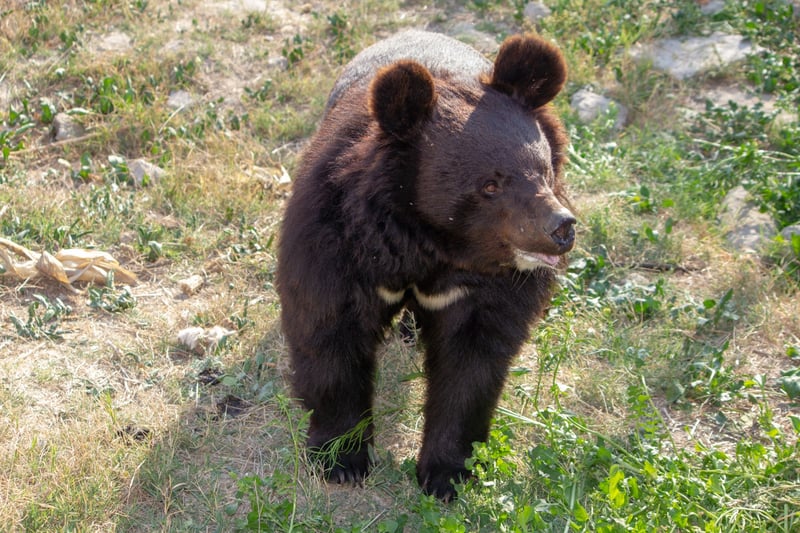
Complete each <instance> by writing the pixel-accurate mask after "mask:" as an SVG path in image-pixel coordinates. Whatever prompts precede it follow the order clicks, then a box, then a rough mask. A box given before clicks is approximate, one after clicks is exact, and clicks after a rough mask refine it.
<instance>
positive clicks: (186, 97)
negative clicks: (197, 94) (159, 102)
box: [167, 91, 194, 109]
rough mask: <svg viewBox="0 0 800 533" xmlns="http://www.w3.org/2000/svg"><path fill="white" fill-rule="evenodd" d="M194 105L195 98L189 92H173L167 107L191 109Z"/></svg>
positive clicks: (168, 99) (170, 94)
mask: <svg viewBox="0 0 800 533" xmlns="http://www.w3.org/2000/svg"><path fill="white" fill-rule="evenodd" d="M193 103H194V98H192V95H191V94H189V93H188V92H187V91H172V92H171V93H169V97H168V98H167V106H169V107H171V108H172V109H181V108H184V107H191V106H192V104H193Z"/></svg>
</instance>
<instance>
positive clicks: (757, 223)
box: [720, 186, 778, 253]
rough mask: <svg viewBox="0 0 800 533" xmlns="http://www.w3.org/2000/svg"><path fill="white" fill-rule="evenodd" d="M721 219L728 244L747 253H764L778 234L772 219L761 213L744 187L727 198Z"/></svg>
mask: <svg viewBox="0 0 800 533" xmlns="http://www.w3.org/2000/svg"><path fill="white" fill-rule="evenodd" d="M720 218H721V222H722V227H723V229H725V230H726V233H725V238H726V239H727V241H728V243H730V244H731V245H732V246H733V247H735V248H737V249H738V250H740V251H742V252H745V253H758V252H760V251H762V250H763V249H764V247H765V246H766V245H768V244H769V243H770V241H772V239H773V237H775V235H777V233H778V228H777V226H776V225H775V221H773V220H772V217H770V216H769V215H768V214H766V213H762V212H760V211H759V209H758V206H757V205H756V204H755V203H754V202H752V201H751V200H750V198H749V197H748V194H747V191H746V190H745V188H744V187H742V186H738V187H734V188H733V189H731V190H730V192H728V194H727V195H726V196H725V199H724V200H723V201H722V214H721V217H720Z"/></svg>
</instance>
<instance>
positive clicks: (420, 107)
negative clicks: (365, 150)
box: [369, 60, 436, 140]
mask: <svg viewBox="0 0 800 533" xmlns="http://www.w3.org/2000/svg"><path fill="white" fill-rule="evenodd" d="M435 105H436V89H435V87H434V83H433V77H432V76H431V73H430V72H428V69H426V68H425V67H423V66H422V65H420V64H419V63H417V62H415V61H407V60H404V61H398V62H396V63H393V64H391V65H389V66H388V67H384V68H383V69H381V70H380V71H379V72H378V74H377V75H376V76H375V79H374V80H373V81H372V85H371V86H370V101H369V108H370V112H371V113H372V116H373V117H374V118H375V120H377V121H378V124H379V125H380V127H381V129H382V130H383V131H384V132H386V133H388V134H390V135H393V136H395V137H397V138H398V139H401V140H410V139H411V138H413V136H414V135H415V134H417V133H418V132H419V129H420V127H421V126H422V124H423V123H424V122H425V121H426V120H427V119H428V118H430V117H431V115H432V114H433V108H434V106H435Z"/></svg>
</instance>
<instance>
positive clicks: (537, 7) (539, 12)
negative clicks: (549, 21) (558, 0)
mask: <svg viewBox="0 0 800 533" xmlns="http://www.w3.org/2000/svg"><path fill="white" fill-rule="evenodd" d="M551 13H552V11H550V8H549V7H547V6H546V5H544V4H543V3H541V2H528V3H527V4H526V5H525V9H524V10H523V11H522V14H523V15H524V16H525V18H526V19H527V20H529V21H531V22H534V23H536V22H539V21H540V20H541V19H543V18H547V17H549V16H550V14H551Z"/></svg>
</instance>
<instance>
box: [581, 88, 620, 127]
mask: <svg viewBox="0 0 800 533" xmlns="http://www.w3.org/2000/svg"><path fill="white" fill-rule="evenodd" d="M570 105H571V106H572V109H574V110H575V111H576V112H577V113H578V118H579V119H580V121H581V122H583V123H589V122H592V121H593V120H595V119H596V118H597V117H599V116H600V115H602V114H603V113H607V112H609V111H610V110H611V109H612V108H616V110H617V120H616V122H615V123H614V128H616V129H621V128H622V127H623V126H624V125H625V121H626V120H627V119H628V110H627V109H626V108H625V106H623V105H620V104H618V103H617V102H615V101H613V100H611V99H610V98H606V97H605V96H603V95H600V94H597V93H595V92H593V91H592V90H591V89H588V88H583V89H580V90H579V91H578V92H576V93H575V94H573V95H572V98H571V99H570Z"/></svg>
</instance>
